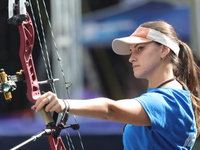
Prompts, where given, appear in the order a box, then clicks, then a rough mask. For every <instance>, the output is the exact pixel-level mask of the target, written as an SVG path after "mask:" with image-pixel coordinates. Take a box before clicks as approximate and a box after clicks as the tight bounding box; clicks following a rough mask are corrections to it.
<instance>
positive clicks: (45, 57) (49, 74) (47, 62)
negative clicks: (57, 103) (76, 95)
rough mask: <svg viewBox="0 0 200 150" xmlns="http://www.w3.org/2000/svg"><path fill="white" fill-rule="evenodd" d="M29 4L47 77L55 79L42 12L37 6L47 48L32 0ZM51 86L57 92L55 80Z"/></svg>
mask: <svg viewBox="0 0 200 150" xmlns="http://www.w3.org/2000/svg"><path fill="white" fill-rule="evenodd" d="M36 2H37V6H39V4H38V1H36ZM29 5H30V9H31V13H32V18H33V23H34V26H35V31H36V33H37V38H38V41H39V46H40V50H41V53H42V58H43V61H44V65H45V70H46V74H47V78H48V79H53V74H52V71H51V64H50V60H49V54H48V48H47V42H46V39H45V33H44V28H43V22H42V17H41V13H40V8H39V7H37V9H38V15H39V19H40V24H41V29H42V37H43V42H44V48H45V50H44V49H43V46H42V40H41V38H40V36H39V30H38V25H37V23H36V19H35V15H34V14H35V13H34V11H33V6H32V3H31V0H29ZM50 86H51V89H52V91H53V92H54V93H56V88H55V84H54V82H50Z"/></svg>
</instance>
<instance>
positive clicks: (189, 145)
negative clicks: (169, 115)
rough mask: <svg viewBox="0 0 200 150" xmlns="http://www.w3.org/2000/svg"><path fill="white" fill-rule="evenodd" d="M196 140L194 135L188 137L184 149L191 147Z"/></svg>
mask: <svg viewBox="0 0 200 150" xmlns="http://www.w3.org/2000/svg"><path fill="white" fill-rule="evenodd" d="M195 140H196V135H194V134H193V135H189V136H188V138H187V139H186V140H185V143H184V145H183V146H184V147H193V145H194V143H195Z"/></svg>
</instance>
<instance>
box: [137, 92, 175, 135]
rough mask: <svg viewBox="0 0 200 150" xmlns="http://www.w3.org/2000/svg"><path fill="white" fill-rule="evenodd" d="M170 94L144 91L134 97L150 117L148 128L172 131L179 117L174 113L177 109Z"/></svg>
mask: <svg viewBox="0 0 200 150" xmlns="http://www.w3.org/2000/svg"><path fill="white" fill-rule="evenodd" d="M169 92H170V91H169ZM171 95H172V94H170V93H166V94H165V95H163V94H162V93H146V94H143V95H141V96H140V97H137V98H135V99H136V100H138V101H139V102H140V103H141V105H142V106H143V108H144V109H145V111H146V112H147V114H148V116H149V118H150V121H151V123H152V126H151V127H150V128H149V129H150V130H153V131H159V132H168V131H173V129H174V125H175V124H176V121H177V119H178V118H179V117H178V116H177V114H178V113H176V112H177V109H178V108H177V104H176V100H175V98H174V97H173V96H171ZM163 129H165V130H163ZM165 134H166V133H165Z"/></svg>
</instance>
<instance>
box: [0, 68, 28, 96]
mask: <svg viewBox="0 0 200 150" xmlns="http://www.w3.org/2000/svg"><path fill="white" fill-rule="evenodd" d="M23 78H24V77H23V71H22V70H21V71H19V72H17V73H16V75H7V74H6V73H5V71H4V69H0V93H4V97H5V99H6V100H11V98H12V94H11V92H12V91H14V90H16V88H17V85H16V83H15V82H18V81H22V80H23Z"/></svg>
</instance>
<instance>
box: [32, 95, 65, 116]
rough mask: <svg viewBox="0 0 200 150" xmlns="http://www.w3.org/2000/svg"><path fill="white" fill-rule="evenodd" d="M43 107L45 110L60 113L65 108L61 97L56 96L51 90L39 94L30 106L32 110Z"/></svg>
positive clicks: (38, 109)
mask: <svg viewBox="0 0 200 150" xmlns="http://www.w3.org/2000/svg"><path fill="white" fill-rule="evenodd" d="M43 107H45V111H46V112H53V111H55V112H57V113H61V112H63V111H64V110H65V107H66V106H65V103H64V101H63V100H62V99H59V98H57V96H56V95H55V94H54V93H52V92H47V93H45V94H43V95H41V96H40V97H39V98H38V99H37V101H36V103H35V104H34V105H33V106H32V107H31V108H32V109H33V110H37V111H40V109H41V108H43Z"/></svg>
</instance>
